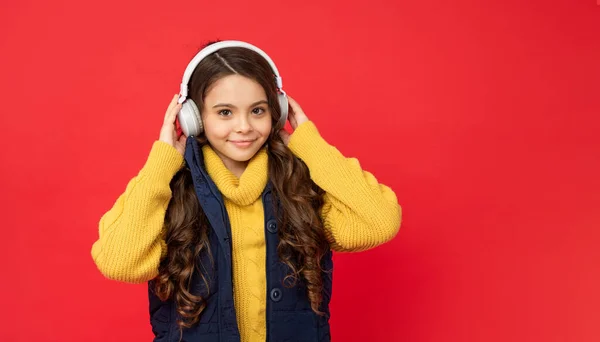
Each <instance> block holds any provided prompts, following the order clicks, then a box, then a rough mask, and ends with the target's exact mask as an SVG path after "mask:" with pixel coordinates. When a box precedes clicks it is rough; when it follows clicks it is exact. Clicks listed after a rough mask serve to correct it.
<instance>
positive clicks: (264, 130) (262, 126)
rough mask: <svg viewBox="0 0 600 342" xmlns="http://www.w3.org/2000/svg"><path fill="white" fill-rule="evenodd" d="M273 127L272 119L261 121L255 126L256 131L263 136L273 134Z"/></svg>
mask: <svg viewBox="0 0 600 342" xmlns="http://www.w3.org/2000/svg"><path fill="white" fill-rule="evenodd" d="M271 127H272V125H271V118H269V119H268V120H266V119H264V120H260V121H259V122H257V123H256V124H255V125H254V129H255V130H257V131H258V132H260V134H261V135H262V136H268V135H269V134H271Z"/></svg>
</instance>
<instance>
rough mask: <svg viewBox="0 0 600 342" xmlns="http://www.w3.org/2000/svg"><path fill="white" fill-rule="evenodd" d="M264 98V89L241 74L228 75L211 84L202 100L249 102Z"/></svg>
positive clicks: (208, 102) (210, 101)
mask: <svg viewBox="0 0 600 342" xmlns="http://www.w3.org/2000/svg"><path fill="white" fill-rule="evenodd" d="M266 99H267V95H266V93H265V90H264V89H263V87H262V86H261V85H260V84H259V83H258V82H256V81H254V80H253V79H250V78H248V77H245V76H241V75H228V76H225V77H222V78H220V79H218V80H217V81H215V83H213V84H212V86H211V87H210V88H209V89H208V92H207V93H206V97H205V99H204V102H205V103H207V104H210V103H219V102H227V103H232V104H233V103H238V104H250V103H254V102H256V101H258V100H266Z"/></svg>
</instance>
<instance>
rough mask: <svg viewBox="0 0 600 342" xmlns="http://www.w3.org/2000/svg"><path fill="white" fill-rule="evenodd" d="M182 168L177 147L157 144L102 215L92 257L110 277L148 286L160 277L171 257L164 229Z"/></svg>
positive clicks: (156, 142)
mask: <svg viewBox="0 0 600 342" xmlns="http://www.w3.org/2000/svg"><path fill="white" fill-rule="evenodd" d="M182 166H183V156H182V155H181V154H180V153H179V152H178V151H177V150H176V149H175V148H174V147H173V146H171V145H169V144H167V143H165V142H162V141H155V142H154V144H153V145H152V149H151V151H150V154H149V156H148V159H147V161H146V163H145V165H144V166H143V168H142V169H141V170H140V172H139V173H138V175H137V176H136V177H134V178H133V179H131V180H130V181H129V183H128V184H127V187H126V189H125V192H124V193H123V194H122V195H121V196H119V198H118V199H117V201H116V202H115V203H114V205H113V207H112V208H111V209H110V210H109V211H108V212H106V213H105V214H104V215H103V216H102V218H101V219H100V223H99V238H98V240H97V241H96V242H94V244H93V245H92V250H91V254H92V258H93V259H94V262H95V263H96V266H97V267H98V269H99V270H100V272H101V273H102V274H103V275H104V276H105V277H107V278H109V279H113V280H118V281H123V282H128V283H143V282H146V281H148V280H151V279H153V278H154V277H156V276H157V275H158V266H159V263H160V261H161V259H162V258H163V257H164V256H165V255H166V243H165V232H164V229H163V226H164V218H165V213H166V210H167V206H168V204H169V201H170V199H171V188H170V186H169V183H170V181H171V179H172V178H173V176H174V175H175V174H176V173H177V171H178V170H179V169H180V168H181V167H182Z"/></svg>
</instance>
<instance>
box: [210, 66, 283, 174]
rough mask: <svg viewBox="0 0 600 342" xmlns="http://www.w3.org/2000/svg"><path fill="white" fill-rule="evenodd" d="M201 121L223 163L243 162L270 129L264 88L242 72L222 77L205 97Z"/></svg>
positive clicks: (255, 150) (262, 141)
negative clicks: (242, 74)
mask: <svg viewBox="0 0 600 342" xmlns="http://www.w3.org/2000/svg"><path fill="white" fill-rule="evenodd" d="M202 121H203V125H204V132H205V134H206V137H207V138H208V142H209V143H210V145H211V146H212V148H213V149H214V150H215V151H216V152H217V154H218V155H219V156H220V157H221V159H223V161H224V162H225V164H226V165H227V164H229V163H230V162H234V163H235V162H246V161H248V160H249V159H250V158H252V157H253V156H254V155H255V154H256V152H257V151H258V150H259V149H260V148H261V147H262V146H263V144H264V143H265V141H266V140H267V138H268V137H269V134H270V133H271V110H270V109H269V106H268V105H267V95H266V94H265V90H264V89H263V87H262V86H261V85H260V84H258V83H257V82H256V81H254V80H252V79H249V78H247V77H244V76H240V75H229V76H226V77H223V78H221V79H219V80H217V81H216V82H215V83H214V84H213V85H212V87H211V89H209V91H208V93H207V94H206V97H205V98H204V108H203V109H202Z"/></svg>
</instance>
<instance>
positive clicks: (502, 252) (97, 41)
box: [0, 0, 600, 342]
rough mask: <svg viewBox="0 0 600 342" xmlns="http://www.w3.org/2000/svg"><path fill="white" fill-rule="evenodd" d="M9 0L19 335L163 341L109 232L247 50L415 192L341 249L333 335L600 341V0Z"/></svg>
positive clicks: (1, 13) (1, 178)
mask: <svg viewBox="0 0 600 342" xmlns="http://www.w3.org/2000/svg"><path fill="white" fill-rule="evenodd" d="M217 3H218V2H217V1H211V2H206V1H177V2H167V1H113V0H106V1H102V2H100V1H97V2H89V1H74V0H65V1H41V0H20V1H10V2H9V1H3V2H2V4H1V5H0V32H2V33H1V34H0V52H1V56H2V57H1V59H2V62H1V63H0V75H1V77H0V78H1V80H0V96H1V97H2V98H1V102H0V105H1V106H2V114H1V115H0V129H1V134H0V137H1V139H2V141H0V143H1V146H2V148H0V157H1V159H0V160H1V163H2V168H1V171H0V172H1V174H0V186H1V194H2V197H1V198H2V206H1V208H2V209H1V210H2V212H1V214H2V221H3V222H2V239H1V241H2V243H1V247H0V260H1V262H2V268H1V269H2V277H1V278H2V280H1V281H0V284H1V285H0V286H1V293H2V310H0V312H1V313H0V315H1V317H0V325H1V329H0V341H149V340H150V339H151V336H152V334H151V330H150V326H149V323H148V313H147V297H146V296H147V294H146V286H145V285H129V284H122V283H117V282H113V281H109V280H106V279H104V278H103V277H102V276H101V274H100V273H99V272H98V271H97V270H96V267H95V265H94V264H93V262H92V258H91V256H90V249H91V245H92V243H93V242H94V241H95V239H96V238H97V223H98V220H99V218H100V216H101V215H102V214H103V213H104V212H105V211H106V210H108V209H109V208H110V207H111V206H112V204H113V202H114V200H116V198H117V196H118V195H119V194H120V193H121V192H122V191H123V190H124V189H125V185H126V183H127V181H128V180H129V179H130V178H131V177H133V176H134V175H135V174H136V173H137V171H138V170H139V169H140V168H141V166H142V165H143V162H144V161H145V159H146V156H147V153H148V152H149V150H150V147H151V144H152V142H153V141H154V140H155V139H157V138H158V133H159V129H160V125H161V122H162V117H163V113H164V110H165V108H166V106H167V104H168V102H169V100H170V99H171V97H172V96H173V94H174V93H176V92H177V91H178V84H179V82H180V79H181V76H182V73H183V70H184V69H185V66H186V65H187V63H188V61H189V59H190V58H191V57H192V56H193V55H194V54H195V52H196V51H197V50H198V48H199V47H200V46H201V45H202V44H203V43H205V42H206V41H207V40H210V39H215V38H220V39H240V40H247V41H249V42H251V43H254V44H256V45H258V46H259V47H261V48H263V49H264V50H265V51H267V53H269V54H270V55H271V57H272V58H273V59H274V60H275V61H276V63H277V65H278V67H279V69H280V71H281V73H282V75H283V80H284V85H285V86H284V88H285V89H286V90H287V91H288V92H289V94H290V95H292V96H294V97H295V98H296V99H297V100H298V101H299V102H300V104H301V105H302V107H303V108H304V110H305V112H306V113H307V114H308V116H309V117H310V118H311V119H312V120H313V121H314V122H315V123H316V124H317V127H319V129H320V131H321V133H322V135H323V136H324V137H325V138H326V139H327V140H328V141H329V142H330V143H331V144H333V145H335V146H337V147H338V148H339V149H340V150H341V151H342V152H343V153H344V154H345V155H346V156H349V157H350V156H352V157H357V158H359V160H360V161H361V164H362V166H363V167H364V168H365V169H366V170H369V171H371V172H373V173H374V174H375V175H376V176H377V178H378V179H379V180H380V181H381V182H383V183H384V184H387V185H390V186H391V187H392V188H393V189H394V190H395V191H396V193H397V195H398V198H399V201H400V203H401V205H402V206H403V209H404V219H403V220H404V221H403V225H402V228H401V230H400V233H399V235H398V236H397V238H396V239H395V240H393V241H392V242H390V243H389V244H386V245H384V246H382V247H380V248H378V249H375V250H372V251H369V252H365V253H359V254H337V255H336V256H335V260H336V273H335V282H334V297H333V304H332V314H333V317H332V319H331V324H332V330H333V340H334V341H418V342H424V341H486V342H494V341H598V340H600V291H599V289H600V267H599V266H600V251H599V248H598V246H599V243H600V232H599V230H600V209H599V204H600V181H599V180H598V175H599V174H600V141H599V140H600V138H599V137H598V130H599V128H600V120H599V119H598V114H599V113H600V64H599V62H600V7H599V6H598V5H597V4H596V1H594V0H580V1H574V0H563V1H535V0H525V1H524V0H520V1H517V0H507V1H493V2H492V1H475V0H455V1H439V0H434V1H431V0H429V1H417V0H413V1H391V0H388V1H384V0H372V1H368V2H367V1H350V2H349V1H338V2H335V1H329V2H328V1H295V2H289V1H269V2H267V1H263V2H260V1H259V2H249V1H240V0H235V1H234V0H231V1H226V2H223V3H222V4H221V5H218V4H217Z"/></svg>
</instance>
